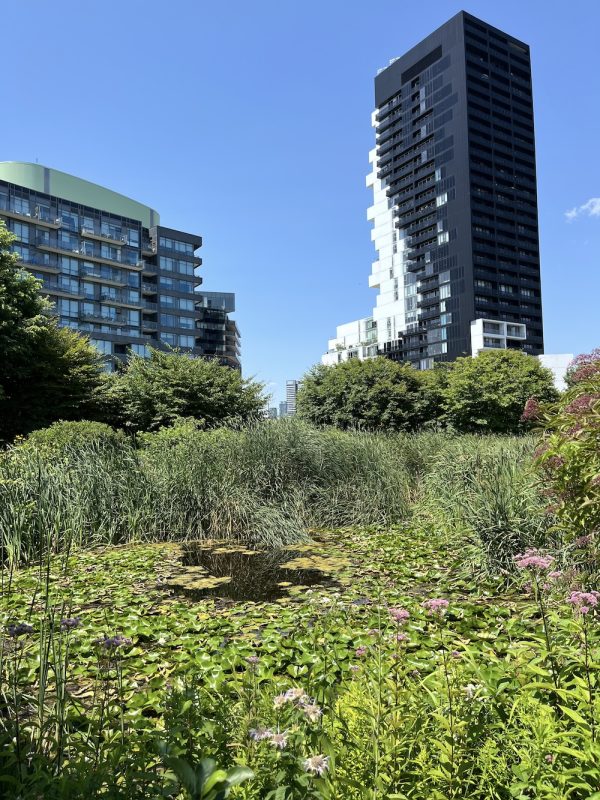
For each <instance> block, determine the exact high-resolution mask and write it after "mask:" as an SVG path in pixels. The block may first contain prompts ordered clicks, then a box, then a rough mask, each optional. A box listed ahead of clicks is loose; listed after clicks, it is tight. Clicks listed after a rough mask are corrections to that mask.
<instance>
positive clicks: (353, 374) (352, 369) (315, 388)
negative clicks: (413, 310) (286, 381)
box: [297, 358, 421, 431]
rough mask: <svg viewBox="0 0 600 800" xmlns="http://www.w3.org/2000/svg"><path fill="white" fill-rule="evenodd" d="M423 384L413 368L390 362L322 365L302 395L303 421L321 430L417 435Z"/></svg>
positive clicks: (307, 378) (352, 361) (310, 376)
mask: <svg viewBox="0 0 600 800" xmlns="http://www.w3.org/2000/svg"><path fill="white" fill-rule="evenodd" d="M420 400H421V383H420V380H419V375H418V373H417V371H416V370H414V369H413V368H412V367H411V366H410V365H408V364H398V363H397V362H395V361H390V360H389V359H387V358H374V359H369V360H367V361H360V360H359V359H350V360H348V361H344V362H342V363H341V364H336V365H335V366H333V367H326V366H323V365H322V364H318V365H317V366H315V367H313V368H312V369H311V370H310V372H309V373H308V374H307V375H306V376H305V378H304V381H303V384H302V386H301V388H300V390H299V392H298V399H297V404H298V405H297V407H298V414H299V416H301V417H303V418H304V419H306V420H308V421H310V422H313V423H315V424H317V425H335V426H336V427H338V428H354V427H356V428H364V429H367V430H390V431H392V430H393V431H399V430H412V429H413V428H415V427H417V425H418V424H419V422H420V421H421V407H420Z"/></svg>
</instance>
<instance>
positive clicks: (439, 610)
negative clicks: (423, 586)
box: [421, 597, 449, 617]
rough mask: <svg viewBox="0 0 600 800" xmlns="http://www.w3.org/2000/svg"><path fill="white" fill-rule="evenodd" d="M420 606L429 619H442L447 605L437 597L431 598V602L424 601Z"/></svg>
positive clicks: (445, 601)
mask: <svg viewBox="0 0 600 800" xmlns="http://www.w3.org/2000/svg"><path fill="white" fill-rule="evenodd" d="M421 605H422V606H423V608H424V609H425V610H426V611H427V613H428V614H429V616H430V617H443V616H444V614H445V613H446V610H447V608H448V605H449V603H448V601H447V600H444V599H443V598H442V597H438V598H432V599H431V600H425V602H424V603H422V604H421Z"/></svg>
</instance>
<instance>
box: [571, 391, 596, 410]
mask: <svg viewBox="0 0 600 800" xmlns="http://www.w3.org/2000/svg"><path fill="white" fill-rule="evenodd" d="M596 400H598V397H596V396H595V395H591V394H582V395H581V396H580V397H576V398H575V400H573V401H572V402H570V403H569V405H568V406H566V407H565V412H566V413H567V414H581V413H583V412H584V411H589V410H590V408H591V407H592V406H593V405H594V403H595V402H596Z"/></svg>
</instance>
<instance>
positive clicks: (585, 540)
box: [573, 533, 592, 548]
mask: <svg viewBox="0 0 600 800" xmlns="http://www.w3.org/2000/svg"><path fill="white" fill-rule="evenodd" d="M591 541H592V537H591V536H590V534H589V533H588V534H587V535H586V536H579V537H578V538H577V539H575V541H574V542H573V544H574V545H575V547H578V548H584V547H587V546H588V544H590V543H591Z"/></svg>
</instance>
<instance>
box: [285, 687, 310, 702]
mask: <svg viewBox="0 0 600 800" xmlns="http://www.w3.org/2000/svg"><path fill="white" fill-rule="evenodd" d="M285 698H286V700H287V701H288V702H291V703H301V702H302V701H303V700H304V699H305V698H306V692H305V691H304V689H299V688H297V687H294V688H292V689H288V690H287V692H286V693H285Z"/></svg>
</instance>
